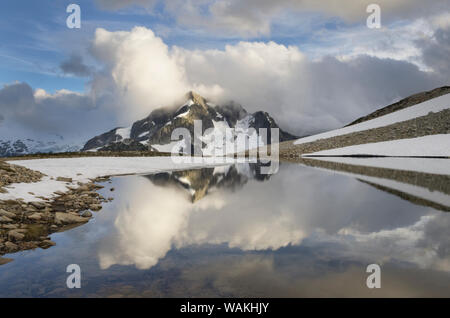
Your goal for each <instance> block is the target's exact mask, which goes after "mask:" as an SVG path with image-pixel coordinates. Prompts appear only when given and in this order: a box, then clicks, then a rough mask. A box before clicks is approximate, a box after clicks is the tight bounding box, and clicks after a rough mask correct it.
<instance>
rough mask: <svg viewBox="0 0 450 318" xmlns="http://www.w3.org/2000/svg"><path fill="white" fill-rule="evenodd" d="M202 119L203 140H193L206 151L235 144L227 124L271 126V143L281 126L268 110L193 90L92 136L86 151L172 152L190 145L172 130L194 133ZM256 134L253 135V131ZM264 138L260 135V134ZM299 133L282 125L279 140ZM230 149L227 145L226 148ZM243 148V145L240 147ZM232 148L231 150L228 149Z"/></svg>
mask: <svg viewBox="0 0 450 318" xmlns="http://www.w3.org/2000/svg"><path fill="white" fill-rule="evenodd" d="M195 120H201V121H202V133H204V136H203V137H202V138H201V140H193V141H192V143H191V148H192V145H193V143H195V142H199V143H201V144H202V146H203V147H202V151H203V154H211V151H212V150H213V149H218V148H220V149H222V148H223V147H224V145H225V144H230V143H231V144H233V143H234V142H235V140H236V135H233V136H231V137H230V136H228V137H225V130H226V129H227V128H235V131H237V132H240V133H244V134H250V133H251V130H250V129H251V128H254V129H255V130H256V131H259V129H260V128H268V136H267V137H268V143H270V137H271V136H270V128H279V127H278V125H277V123H276V122H275V120H274V119H273V118H272V117H271V116H270V115H269V114H268V113H266V112H262V111H258V112H255V113H252V114H250V113H248V112H247V111H246V110H245V109H244V108H243V107H242V106H241V105H239V104H236V103H233V102H230V103H228V104H226V105H214V104H212V103H210V102H208V101H207V100H206V99H205V98H203V97H202V96H200V95H198V94H196V93H194V92H190V93H188V94H187V96H186V102H185V103H184V104H182V105H180V106H179V107H175V108H160V109H156V110H154V111H153V112H151V114H150V115H149V116H147V117H146V118H144V119H141V120H138V121H136V122H135V123H133V125H132V126H130V127H127V128H115V129H112V130H110V131H109V132H106V133H104V134H101V135H99V136H96V137H94V138H92V139H90V140H89V141H88V142H87V143H86V144H85V146H84V147H83V149H82V150H83V151H104V150H107V151H125V150H145V149H149V150H152V151H159V152H170V151H171V150H172V149H173V147H174V146H178V147H179V148H181V146H187V147H189V145H184V144H183V143H178V144H177V142H173V141H172V140H171V135H172V131H173V130H174V129H176V128H180V127H184V128H187V129H188V130H189V132H190V134H191V136H194V121H195ZM207 129H213V130H212V132H211V131H209V133H208V132H207V133H206V134H205V130H207ZM217 131H220V132H221V133H223V139H222V140H215V138H214V132H217ZM251 136H254V135H251ZM257 138H258V139H259V140H260V141H261V137H260V136H257ZM295 138H297V137H295V136H293V135H291V134H289V133H287V132H285V131H283V130H281V129H280V140H281V141H286V140H291V139H295ZM227 150H228V149H227ZM240 150H244V149H240ZM227 152H229V151H227Z"/></svg>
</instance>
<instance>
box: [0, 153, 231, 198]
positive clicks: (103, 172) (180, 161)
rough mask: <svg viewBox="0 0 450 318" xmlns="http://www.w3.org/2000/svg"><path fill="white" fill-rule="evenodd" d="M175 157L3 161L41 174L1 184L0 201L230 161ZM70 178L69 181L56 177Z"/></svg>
mask: <svg viewBox="0 0 450 318" xmlns="http://www.w3.org/2000/svg"><path fill="white" fill-rule="evenodd" d="M196 159H197V160H195V161H194V160H193V158H192V157H178V158H177V160H176V161H175V160H173V159H172V158H171V157H80V158H56V159H31V160H14V161H7V163H9V164H13V165H19V166H22V167H25V168H28V169H30V170H34V171H39V172H41V173H43V174H45V175H46V176H44V177H43V178H42V179H41V180H40V181H38V182H33V183H13V184H9V185H8V186H5V187H4V188H5V189H6V190H7V191H8V192H7V193H0V200H17V199H23V200H24V201H25V202H32V201H42V198H40V197H44V198H52V197H55V192H67V191H69V190H70V189H69V188H68V187H77V186H78V183H87V182H90V181H91V180H93V179H96V178H99V177H109V176H120V175H131V174H145V173H149V174H150V173H156V172H161V171H174V170H180V169H196V168H202V167H214V166H220V165H227V164H230V162H228V161H230V160H229V159H228V160H227V162H226V163H222V162H220V161H219V162H218V161H217V160H214V158H203V159H201V158H196ZM61 177H62V178H67V179H68V180H69V179H71V181H70V182H66V181H58V180H57V178H61Z"/></svg>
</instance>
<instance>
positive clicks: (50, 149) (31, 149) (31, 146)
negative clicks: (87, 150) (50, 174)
mask: <svg viewBox="0 0 450 318" xmlns="http://www.w3.org/2000/svg"><path fill="white" fill-rule="evenodd" d="M80 149H81V146H80V145H76V144H70V143H67V144H66V143H64V141H54V140H51V141H41V140H35V139H31V138H22V139H15V140H14V139H13V140H4V139H0V157H12V156H21V155H28V154H33V153H56V152H72V151H79V150H80Z"/></svg>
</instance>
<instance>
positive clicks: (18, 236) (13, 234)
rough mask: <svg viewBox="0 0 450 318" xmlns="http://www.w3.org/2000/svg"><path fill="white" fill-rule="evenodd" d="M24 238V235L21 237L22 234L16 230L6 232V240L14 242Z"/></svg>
mask: <svg viewBox="0 0 450 318" xmlns="http://www.w3.org/2000/svg"><path fill="white" fill-rule="evenodd" d="M24 237H25V235H23V234H22V233H19V232H18V231H17V230H11V231H9V232H8V238H9V239H14V240H15V241H21V240H23V239H24Z"/></svg>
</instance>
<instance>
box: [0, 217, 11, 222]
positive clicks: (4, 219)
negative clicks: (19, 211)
mask: <svg viewBox="0 0 450 318" xmlns="http://www.w3.org/2000/svg"><path fill="white" fill-rule="evenodd" d="M12 221H13V220H11V219H10V218H9V217H7V216H0V223H11V222H12Z"/></svg>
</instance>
